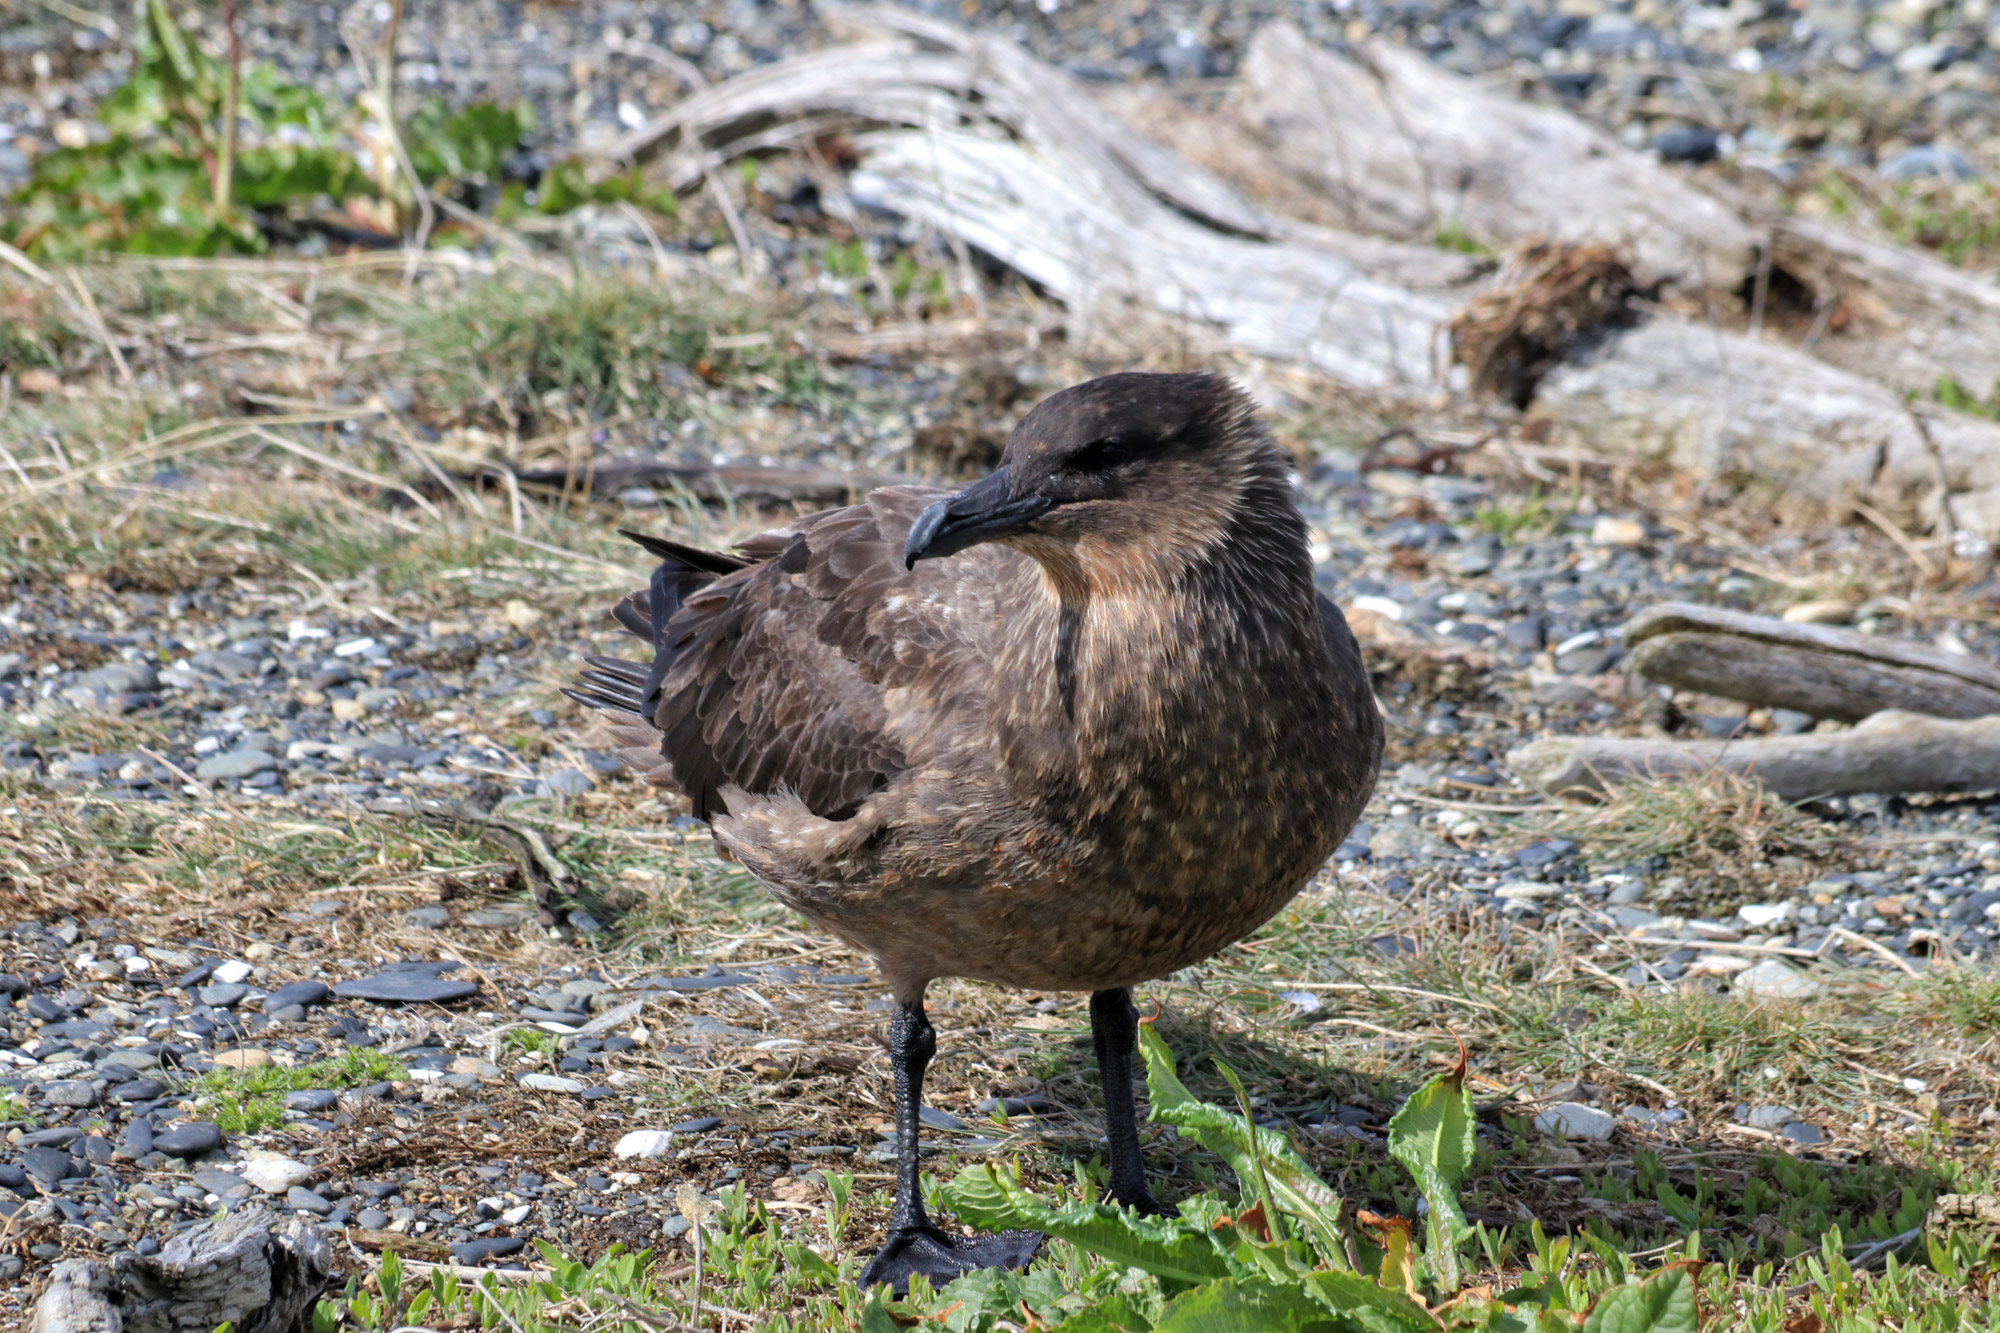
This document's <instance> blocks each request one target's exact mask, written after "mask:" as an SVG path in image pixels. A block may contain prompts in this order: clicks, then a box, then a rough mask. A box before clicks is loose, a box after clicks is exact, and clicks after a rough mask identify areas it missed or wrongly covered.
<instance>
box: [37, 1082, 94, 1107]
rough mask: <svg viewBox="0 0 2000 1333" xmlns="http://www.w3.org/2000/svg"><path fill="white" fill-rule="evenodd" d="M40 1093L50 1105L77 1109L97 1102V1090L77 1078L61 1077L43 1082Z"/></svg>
mask: <svg viewBox="0 0 2000 1333" xmlns="http://www.w3.org/2000/svg"><path fill="white" fill-rule="evenodd" d="M42 1095H43V1096H44V1097H47V1098H48V1099H49V1105H50V1106H67V1107H70V1108H71V1109H79V1108H82V1107H85V1106H95V1105H96V1104H97V1090H96V1089H95V1088H93V1087H91V1086H90V1085H89V1084H88V1083H85V1082H84V1081H83V1080H82V1079H77V1078H61V1079H56V1080H55V1081H54V1082H52V1083H47V1084H44V1085H43V1087H42Z"/></svg>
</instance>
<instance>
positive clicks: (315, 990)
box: [264, 981, 333, 1013]
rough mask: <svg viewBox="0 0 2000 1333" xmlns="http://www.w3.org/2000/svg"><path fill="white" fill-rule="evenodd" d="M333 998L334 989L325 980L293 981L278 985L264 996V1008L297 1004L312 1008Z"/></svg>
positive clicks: (266, 1010) (304, 1007)
mask: <svg viewBox="0 0 2000 1333" xmlns="http://www.w3.org/2000/svg"><path fill="white" fill-rule="evenodd" d="M332 998H333V990H332V988H331V987H329V986H328V985H327V984H326V983H325V982H323V981H293V982H288V983H287V984H285V985H283V986H280V987H278V989H276V990H274V991H272V992H271V993H270V994H269V995H268V996H266V997H265V998H264V1010H265V1012H266V1013H269V1012H270V1011H271V1010H272V1009H277V1008H284V1007H286V1006H289V1005H297V1006H299V1007H300V1008H302V1009H311V1008H314V1007H315V1006H318V1005H322V1004H325V1003H326V1002H327V1001H328V1000H330V999H332Z"/></svg>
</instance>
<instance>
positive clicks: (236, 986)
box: [195, 981, 250, 1009]
mask: <svg viewBox="0 0 2000 1333" xmlns="http://www.w3.org/2000/svg"><path fill="white" fill-rule="evenodd" d="M249 993H250V988H249V987H248V986H246V985H244V984H243V983H242V982H240V981H224V982H220V983H218V984H216V985H213V986H203V987H202V988H201V989H200V990H198V991H196V992H195V998H196V999H198V1000H200V1001H201V1002H202V1003H203V1004H205V1005H207V1006H209V1008H211V1009H233V1008H235V1007H236V1005H237V1004H238V1003H239V1002H240V1001H241V1000H242V999H243V997H244V996H246V995H248V994H249Z"/></svg>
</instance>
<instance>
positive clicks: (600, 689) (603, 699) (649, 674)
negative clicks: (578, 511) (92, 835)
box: [563, 528, 750, 722]
mask: <svg viewBox="0 0 2000 1333" xmlns="http://www.w3.org/2000/svg"><path fill="white" fill-rule="evenodd" d="M618 535H619V536H621V537H627V538H630V539H631V540H632V541H634V542H637V543H638V544H639V545H640V546H642V547H644V548H645V549H646V550H647V551H649V552H651V553H652V554H654V555H656V556H658V557H660V567H659V568H658V569H655V570H654V571H653V578H652V582H651V584H650V586H648V587H646V588H644V589H641V590H640V591H638V592H634V593H632V594H630V595H629V596H627V597H626V598H625V600H623V601H622V602H620V603H618V605H617V606H616V607H614V608H613V609H612V612H611V614H612V615H614V616H615V617H617V619H618V623H619V624H621V625H623V626H624V627H625V628H626V630H627V631H629V632H630V633H631V634H632V635H634V636H635V637H637V638H641V639H644V640H646V641H647V642H648V643H650V644H652V645H653V661H652V665H651V666H642V665H641V664H639V663H637V662H627V661H624V660H622V659H620V658H616V657H596V656H592V657H586V658H584V659H583V660H584V663H585V665H586V666H587V667H589V668H590V669H589V670H586V671H582V672H579V673H578V675H577V684H576V686H575V687H574V688H568V689H565V690H563V693H564V694H566V695H568V696H569V697H570V698H572V699H574V700H576V701H577V702H578V703H580V704H582V705H584V706H585V707H587V708H603V709H609V710H610V711H612V712H616V713H633V714H636V715H637V716H639V717H641V718H643V719H645V720H646V721H648V722H650V721H652V718H653V714H654V711H655V710H656V709H657V708H658V706H659V702H660V685H661V682H663V681H665V680H666V678H667V672H668V671H670V670H672V668H673V665H674V651H673V648H672V647H671V646H670V645H669V644H668V643H667V638H666V634H667V624H668V622H670V621H671V620H672V619H673V618H674V613H675V612H676V611H679V610H680V609H681V603H682V602H684V601H686V600H687V598H688V595H689V594H690V593H693V592H695V591H697V590H698V589H701V588H705V587H707V586H708V585H709V584H711V583H713V582H715V580H716V579H718V578H721V577H722V576H723V575H725V574H733V573H735V572H736V571H737V570H739V569H742V568H744V567H745V566H746V565H748V564H749V563H750V562H749V561H748V560H745V559H743V558H741V557H740V556H733V555H725V554H723V553H722V552H720V551H704V550H702V549H700V548H699V547H695V546H683V545H681V544H680V543H679V542H671V541H667V540H666V539H665V538H663V537H651V536H648V535H646V534H645V533H643V532H628V531H626V530H625V529H623V528H620V529H619V533H618Z"/></svg>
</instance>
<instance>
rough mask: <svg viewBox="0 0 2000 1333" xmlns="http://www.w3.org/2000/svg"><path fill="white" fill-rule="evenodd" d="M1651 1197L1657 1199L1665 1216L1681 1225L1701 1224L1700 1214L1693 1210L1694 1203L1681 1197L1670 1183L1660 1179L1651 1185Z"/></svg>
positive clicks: (1690, 1226)
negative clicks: (1664, 1211)
mask: <svg viewBox="0 0 2000 1333" xmlns="http://www.w3.org/2000/svg"><path fill="white" fill-rule="evenodd" d="M1653 1197H1654V1198H1655V1199H1657V1200H1659V1203H1660V1207H1661V1208H1663V1209H1665V1210H1666V1214H1667V1216H1668V1217H1671V1218H1673V1219H1674V1221H1676V1222H1678V1223H1680V1224H1681V1225H1682V1226H1684V1227H1688V1228H1694V1227H1698V1226H1700V1225H1701V1214H1700V1213H1699V1212H1697V1211H1696V1210H1695V1206H1694V1204H1692V1203H1691V1202H1689V1201H1688V1200H1687V1199H1685V1198H1683V1197H1682V1196H1681V1193H1680V1191H1679V1190H1676V1189H1675V1188H1674V1187H1673V1185H1672V1184H1671V1183H1669V1182H1667V1181H1665V1180H1662V1181H1660V1182H1659V1183H1658V1184H1657V1185H1655V1186H1654V1187H1653Z"/></svg>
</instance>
